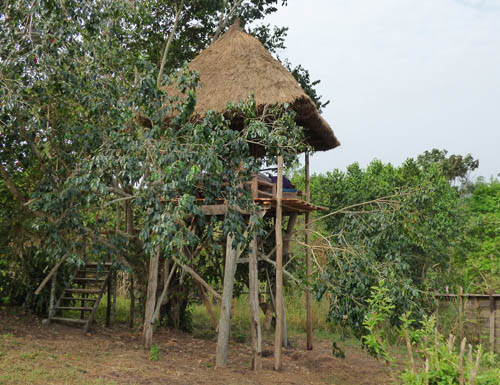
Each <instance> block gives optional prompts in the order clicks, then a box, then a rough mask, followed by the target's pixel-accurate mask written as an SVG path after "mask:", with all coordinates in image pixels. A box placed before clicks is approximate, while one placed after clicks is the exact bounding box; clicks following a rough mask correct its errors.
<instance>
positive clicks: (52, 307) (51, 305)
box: [49, 271, 57, 321]
mask: <svg viewBox="0 0 500 385" xmlns="http://www.w3.org/2000/svg"><path fill="white" fill-rule="evenodd" d="M56 284H57V271H56V272H55V273H54V275H52V281H51V283H50V302H49V321H50V319H51V318H52V317H54V316H55V315H56Z"/></svg>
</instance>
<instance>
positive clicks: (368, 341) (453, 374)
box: [363, 281, 500, 385]
mask: <svg viewBox="0 0 500 385" xmlns="http://www.w3.org/2000/svg"><path fill="white" fill-rule="evenodd" d="M368 303H369V305H370V307H369V312H368V313H367V316H366V319H365V322H364V327H365V329H366V331H367V334H366V335H365V336H364V337H363V342H364V344H365V345H366V346H367V347H368V351H369V352H370V353H371V354H372V355H374V356H375V357H382V358H383V359H384V360H385V362H386V363H387V364H388V368H389V370H390V371H391V376H392V377H393V379H395V380H396V377H397V378H398V379H399V380H398V381H397V382H398V383H401V384H405V385H426V384H436V385H438V384H448V385H454V384H456V385H458V384H460V383H461V384H464V385H469V384H470V385H472V384H490V385H498V384H500V369H498V365H497V362H496V361H497V357H496V356H495V355H492V354H488V353H485V352H483V350H482V347H481V346H479V347H478V348H477V349H473V347H472V346H471V345H469V346H468V348H467V349H468V350H469V351H468V352H467V351H466V343H465V342H463V343H462V346H461V347H460V349H459V350H458V351H457V350H456V349H455V346H454V343H453V342H454V338H452V337H453V336H450V338H452V339H451V340H450V341H451V342H450V341H445V340H444V338H443V336H442V335H441V334H440V333H439V332H438V330H437V327H436V321H435V318H434V317H424V319H423V320H422V321H421V322H419V323H417V322H416V321H415V320H413V319H412V318H411V317H410V315H411V313H410V312H408V313H405V314H403V315H401V316H400V321H401V325H400V327H399V328H398V330H399V333H400V335H401V337H402V338H403V339H405V340H406V346H407V352H408V356H409V360H408V361H407V367H406V369H405V370H403V371H402V372H401V374H399V375H397V376H396V374H395V371H393V370H392V368H391V364H392V363H393V362H394V361H395V359H394V357H393V356H392V354H391V352H390V349H389V342H388V339H387V334H386V333H384V324H385V323H386V322H387V320H388V319H389V317H390V314H391V313H392V312H393V311H394V306H393V305H392V300H391V298H390V297H389V290H388V289H387V288H386V283H385V282H384V281H380V282H379V284H378V286H374V287H372V291H371V296H370V299H369V300H368ZM414 325H417V326H416V327H415V326H414ZM419 360H420V361H421V362H419ZM460 378H462V379H463V382H460Z"/></svg>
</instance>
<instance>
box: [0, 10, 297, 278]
mask: <svg viewBox="0 0 500 385" xmlns="http://www.w3.org/2000/svg"><path fill="white" fill-rule="evenodd" d="M276 3H277V0H264V1H262V0H254V1H240V0H238V1H221V2H204V1H199V2H198V1H195V2H189V3H187V2H186V3H185V4H183V2H180V1H179V2H175V1H167V0H165V1H145V2H103V1H96V2H79V1H72V0H67V1H64V2H62V3H61V2H57V1H51V0H40V1H35V2H33V3H29V4H28V3H26V2H25V1H21V0H19V1H10V2H8V3H6V5H5V7H3V8H2V10H1V14H0V22H1V24H0V46H1V47H0V58H1V59H0V82H1V83H2V88H1V91H0V92H1V105H0V121H1V128H0V172H1V177H2V178H1V181H2V182H1V183H2V185H1V187H2V192H3V196H2V198H3V199H6V200H8V201H9V202H11V201H10V199H11V197H14V198H15V200H16V201H17V206H16V207H15V210H18V211H19V212H22V213H23V215H25V216H26V218H27V219H26V220H27V222H26V223H27V226H28V227H29V228H30V229H31V230H33V231H32V232H31V234H32V236H33V238H36V239H37V240H38V241H39V243H40V250H44V251H45V252H46V254H39V255H38V256H33V258H39V257H41V256H43V257H44V258H47V261H46V263H47V264H49V265H50V264H51V263H53V262H52V261H54V260H57V259H59V258H61V257H62V256H63V255H64V254H69V255H70V256H71V257H70V258H69V261H70V262H71V261H72V262H74V263H76V262H77V261H79V260H80V259H81V258H83V257H87V256H92V258H99V259H105V258H113V257H119V258H120V260H121V261H122V262H123V263H125V264H127V265H129V267H130V268H132V270H134V271H135V272H136V273H138V276H139V277H143V276H144V272H145V271H146V269H147V258H146V257H147V256H149V255H152V254H153V253H154V252H155V251H156V250H157V248H158V247H159V248H160V250H161V254H162V255H170V253H173V254H175V255H179V256H183V255H184V253H182V247H181V245H184V246H185V247H188V248H189V247H190V246H192V247H195V244H196V242H197V241H199V240H200V239H201V237H202V235H201V234H202V233H201V232H200V230H199V229H200V228H202V227H203V226H204V225H205V226H212V229H213V227H214V226H213V224H211V222H210V221H209V220H208V218H206V219H205V218H204V217H203V215H201V213H200V210H199V208H198V207H197V205H196V204H195V199H196V197H197V196H198V194H199V188H200V186H203V195H204V197H205V198H206V199H207V201H209V202H210V201H213V200H214V199H215V197H220V196H224V197H226V198H227V199H228V200H229V202H230V203H231V204H232V205H234V206H235V207H244V208H249V207H250V206H249V205H250V203H251V202H249V196H248V194H247V193H245V192H244V191H243V190H242V188H241V185H242V183H244V182H245V181H246V180H247V179H248V177H249V175H250V174H251V173H252V172H255V171H256V169H258V167H259V164H261V162H266V161H272V156H273V153H272V152H270V156H271V158H268V159H261V160H255V159H253V158H251V157H250V156H249V150H248V141H249V140H251V141H256V142H259V141H262V142H263V143H265V145H266V146H273V148H276V149H278V148H279V146H280V144H281V143H283V142H284V141H290V144H291V145H292V146H293V145H298V144H299V143H300V141H301V134H300V132H299V131H300V130H299V129H298V128H296V127H295V124H294V123H293V118H292V115H290V114H289V113H288V112H287V111H284V110H281V109H276V110H273V111H270V114H274V118H275V121H276V122H277V124H276V125H274V126H273V127H271V126H270V125H268V124H267V123H266V122H265V121H263V120H262V119H261V118H259V117H258V116H257V115H256V113H255V106H254V102H253V101H252V100H249V101H247V102H246V103H243V104H241V105H238V106H232V107H230V109H231V110H232V111H233V113H241V114H243V116H245V117H246V119H247V121H246V123H247V125H246V129H245V130H243V131H241V132H236V131H233V130H230V128H229V121H228V120H226V119H225V118H224V117H223V116H222V115H216V114H209V115H207V117H206V119H205V120H203V121H202V122H197V123H194V122H192V121H191V120H190V117H191V113H192V110H193V108H194V104H195V101H196V97H195V93H194V91H193V90H194V87H195V85H196V82H197V78H196V74H191V73H189V72H188V71H186V70H185V69H184V70H183V69H182V63H183V62H184V61H185V60H189V59H191V58H192V57H194V55H196V54H197V53H198V52H199V50H200V49H202V48H204V47H205V46H206V45H207V44H208V43H209V42H210V41H211V39H212V38H213V36H214V35H217V34H220V33H221V32H223V31H224V30H225V29H226V28H227V26H228V25H229V23H230V22H231V21H232V19H234V18H235V17H236V16H238V15H240V16H242V17H243V18H245V19H246V20H247V21H248V22H250V21H253V20H259V19H261V18H262V17H263V16H265V15H266V14H268V13H271V12H274V11H276V8H275V7H274V4H276ZM283 3H286V2H283ZM175 19H178V28H176V29H174V28H173V26H174V25H175ZM264 30H265V27H264ZM261 31H262V29H261ZM273 36H274V35H273V34H267V35H265V36H264V38H265V39H269V40H270V41H268V42H266V44H268V45H270V46H272V45H273V44H281V43H282V38H281V37H279V36H278V38H277V40H276V39H275V40H273V39H274V37H273ZM169 37H172V38H171V39H169ZM168 41H170V42H171V45H170V48H169V49H166V47H168ZM163 57H165V64H164V66H163V68H166V70H165V71H164V72H165V73H177V76H176V77H169V76H166V75H164V73H163V72H162V70H161V69H160V68H161V67H162V63H163ZM158 78H160V82H158V81H157V80H158ZM171 81H176V82H177V84H178V86H179V88H180V89H181V91H182V93H181V97H179V98H175V99H174V98H171V97H169V95H166V94H165V93H164V92H163V91H162V87H161V85H163V84H166V82H171ZM158 85H160V87H158ZM275 154H276V152H275V153H274V155H275ZM293 157H294V155H293V154H292V153H290V154H289V155H288V157H287V159H288V160H291V159H292V158H293ZM235 165H238V166H239V165H242V166H243V167H239V168H238V169H239V171H238V172H236V173H235V171H234V170H235V169H236V168H237V167H235ZM222 176H232V178H222ZM7 191H8V193H7ZM119 207H121V208H122V209H120V210H121V211H123V213H124V216H125V220H124V221H121V224H120V226H117V221H118V219H117V217H116V210H118V208H119ZM165 213H168V214H165ZM6 215H7V214H6ZM5 218H6V217H3V218H2V221H5V222H3V223H6V219H5ZM243 226H244V224H243V221H242V218H241V215H240V214H238V212H237V211H234V212H231V214H230V215H228V216H227V221H226V222H225V223H224V225H223V227H222V231H224V232H225V233H228V232H231V233H235V234H243V233H244V231H243V230H244V228H243ZM210 231H215V230H209V231H208V232H209V233H210ZM10 240H11V238H9V239H5V241H4V242H3V243H2V245H6V247H7V248H8V247H10V246H9V245H10V244H11V243H10ZM236 241H237V242H243V239H242V238H241V237H236ZM8 252H9V253H10V252H11V251H8ZM142 283H143V285H142V286H144V281H143V282H142Z"/></svg>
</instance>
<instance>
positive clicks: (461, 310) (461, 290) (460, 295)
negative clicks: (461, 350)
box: [458, 286, 464, 341]
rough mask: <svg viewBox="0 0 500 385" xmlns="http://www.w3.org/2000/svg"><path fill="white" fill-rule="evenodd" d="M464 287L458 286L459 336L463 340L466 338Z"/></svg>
mask: <svg viewBox="0 0 500 385" xmlns="http://www.w3.org/2000/svg"><path fill="white" fill-rule="evenodd" d="M463 313H464V288H463V287H462V286H459V287H458V336H459V340H460V341H462V340H463V338H464V314H463Z"/></svg>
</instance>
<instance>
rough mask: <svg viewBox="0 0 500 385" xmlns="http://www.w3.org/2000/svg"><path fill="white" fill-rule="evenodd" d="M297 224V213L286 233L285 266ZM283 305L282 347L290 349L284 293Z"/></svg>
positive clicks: (290, 221) (289, 221)
mask: <svg viewBox="0 0 500 385" xmlns="http://www.w3.org/2000/svg"><path fill="white" fill-rule="evenodd" d="M296 222H297V214H296V213H292V214H290V217H289V218H288V225H287V228H286V231H285V236H284V237H283V264H286V263H287V261H288V254H289V253H290V243H291V242H292V233H293V229H294V227H295V223H296ZM283 272H284V271H283ZM282 304H283V328H282V330H281V333H282V335H283V337H282V340H281V345H282V346H283V347H284V348H288V328H287V325H286V305H285V297H284V293H283V301H282Z"/></svg>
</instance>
